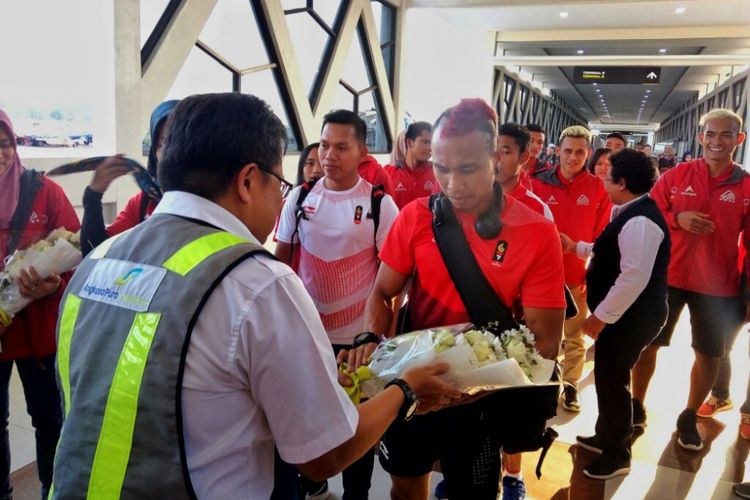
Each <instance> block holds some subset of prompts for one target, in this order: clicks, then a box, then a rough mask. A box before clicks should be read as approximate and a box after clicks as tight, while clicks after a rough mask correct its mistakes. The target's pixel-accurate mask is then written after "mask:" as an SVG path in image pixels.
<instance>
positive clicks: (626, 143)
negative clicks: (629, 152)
mask: <svg viewBox="0 0 750 500" xmlns="http://www.w3.org/2000/svg"><path fill="white" fill-rule="evenodd" d="M613 138H614V139H620V140H621V141H622V143H623V144H625V145H626V146H627V145H628V140H627V139H625V136H624V135H622V134H621V133H620V132H612V133H611V134H609V135H608V136H607V137H605V138H604V140H605V141H606V140H607V139H613Z"/></svg>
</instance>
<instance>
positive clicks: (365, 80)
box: [341, 35, 374, 91]
mask: <svg viewBox="0 0 750 500" xmlns="http://www.w3.org/2000/svg"><path fill="white" fill-rule="evenodd" d="M341 79H342V80H344V81H345V82H346V83H347V84H349V85H351V86H352V87H353V88H354V89H355V90H357V91H360V90H364V89H366V88H367V87H369V86H370V85H372V84H373V83H374V79H373V78H371V77H370V75H369V74H368V71H367V67H366V65H365V53H364V52H363V51H362V45H361V44H360V42H359V36H357V35H354V37H352V43H351V45H350V46H349V52H348V53H347V55H346V62H344V70H343V72H342V73H341Z"/></svg>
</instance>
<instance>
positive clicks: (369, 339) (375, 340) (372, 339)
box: [352, 332, 383, 348]
mask: <svg viewBox="0 0 750 500" xmlns="http://www.w3.org/2000/svg"><path fill="white" fill-rule="evenodd" d="M382 340H383V339H382V338H381V337H380V335H378V334H376V333H375V332H362V333H360V334H357V336H356V337H354V342H353V343H352V347H354V348H357V347H360V346H363V345H365V344H379V343H380V342H381V341H382Z"/></svg>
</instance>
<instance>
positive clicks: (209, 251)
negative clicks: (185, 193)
mask: <svg viewBox="0 0 750 500" xmlns="http://www.w3.org/2000/svg"><path fill="white" fill-rule="evenodd" d="M242 243H247V240H246V239H244V238H240V237H239V236H235V235H233V234H230V233H225V232H217V233H213V234H207V235H206V236H202V237H200V238H198V239H197V240H195V241H192V242H190V243H188V244H187V245H185V246H184V247H182V248H181V249H179V250H177V251H176V252H175V253H174V254H173V255H172V256H171V257H170V258H169V259H167V260H166V262H164V264H163V267H165V268H166V269H169V270H170V271H173V272H175V273H177V274H179V275H180V276H185V275H187V274H188V273H189V272H190V271H191V270H193V269H194V268H195V267H196V266H197V265H198V264H200V263H201V262H203V261H204V260H206V259H207V258H209V257H210V256H212V255H213V254H215V253H217V252H220V251H222V250H224V249H227V248H229V247H233V246H235V245H239V244H242Z"/></svg>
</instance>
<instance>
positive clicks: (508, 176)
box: [495, 123, 554, 221]
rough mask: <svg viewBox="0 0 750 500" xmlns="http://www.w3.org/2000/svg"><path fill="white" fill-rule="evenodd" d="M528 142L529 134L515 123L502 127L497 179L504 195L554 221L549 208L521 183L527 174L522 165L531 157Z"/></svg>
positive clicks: (498, 137) (499, 130) (499, 132)
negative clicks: (523, 176) (527, 146)
mask: <svg viewBox="0 0 750 500" xmlns="http://www.w3.org/2000/svg"><path fill="white" fill-rule="evenodd" d="M528 140H529V133H528V132H527V131H526V130H525V129H524V128H523V127H519V126H518V125H516V124H515V123H505V124H503V125H500V127H499V128H498V135H497V166H498V172H497V175H496V176H495V179H496V180H497V182H499V183H500V187H501V188H502V189H503V193H505V194H506V195H508V196H510V197H511V198H515V199H516V200H518V201H520V202H521V203H523V204H524V205H526V206H527V207H529V208H530V209H532V210H533V211H534V212H536V213H538V214H540V215H543V216H544V217H545V218H546V219H549V220H551V221H554V217H553V216H552V211H550V209H549V207H548V206H547V205H546V204H545V203H544V202H543V201H542V200H541V199H540V198H539V197H538V196H537V195H535V194H534V193H533V192H532V191H531V189H529V188H527V187H526V186H525V185H524V184H523V183H522V181H521V176H522V175H524V174H525V172H524V170H523V168H522V167H521V165H523V163H524V162H525V160H526V157H527V156H528V155H529V152H528V150H527V149H526V144H527V143H528Z"/></svg>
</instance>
